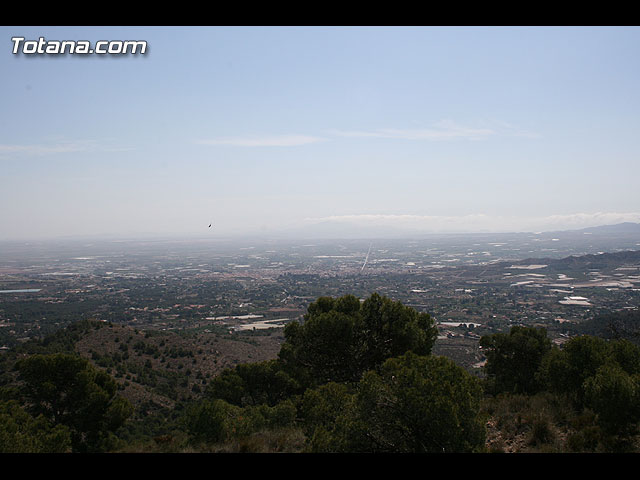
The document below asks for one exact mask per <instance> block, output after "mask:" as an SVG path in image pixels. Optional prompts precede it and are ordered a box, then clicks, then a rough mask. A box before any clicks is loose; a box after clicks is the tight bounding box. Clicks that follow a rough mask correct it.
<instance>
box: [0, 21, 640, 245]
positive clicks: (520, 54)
mask: <svg viewBox="0 0 640 480" xmlns="http://www.w3.org/2000/svg"><path fill="white" fill-rule="evenodd" d="M13 36H21V37H25V38H26V39H27V40H37V39H38V38H39V37H44V38H45V39H46V40H89V41H91V42H92V43H95V42H96V41H98V40H146V41H147V42H148V52H147V54H145V55H125V56H98V55H94V56H91V55H89V56H79V55H65V56H55V55H37V56H28V55H24V54H20V55H14V54H12V49H13V42H12V41H11V37H13ZM0 40H1V42H0V44H1V45H4V47H3V50H4V51H0V72H2V75H1V76H0V106H1V107H0V120H1V124H2V129H1V130H0V205H2V208H1V209H0V239H29V238H43V237H50V236H69V235H93V234H102V233H106V234H111V235H138V234H145V235H147V234H148V235H155V234H162V235H164V234H173V235H184V236H189V235H193V234H202V233H205V234H208V233H211V232H210V231H207V228H206V227H207V226H208V224H209V222H214V224H215V227H216V231H215V234H219V235H227V234H232V233H246V234H252V233H264V232H275V231H279V230H281V229H283V228H293V227H296V226H300V225H307V224H310V223H314V222H317V221H321V220H322V219H333V220H335V221H345V222H347V221H348V222H356V223H357V224H359V225H367V224H369V223H371V222H374V223H376V222H377V223H380V224H384V225H389V228H392V227H393V226H404V227H411V228H420V229H422V230H424V231H427V230H514V229H515V230H523V229H524V230H531V229H533V230H538V229H545V228H553V227H572V226H576V227H581V226H587V225H592V224H601V223H617V222H618V221H640V193H639V191H640V189H639V188H638V178H640V155H639V154H640V135H639V133H640V88H639V87H638V86H639V85H640V29H638V28H631V27H608V28H587V27H509V28H507V27H438V28H436V27H396V28H391V27H326V28H325V27H264V28H259V27H117V28H116V27H113V28H112V27H0Z"/></svg>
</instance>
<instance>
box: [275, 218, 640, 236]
mask: <svg viewBox="0 0 640 480" xmlns="http://www.w3.org/2000/svg"><path fill="white" fill-rule="evenodd" d="M531 233H533V232H525V231H520V232H516V231H514V232H502V233H493V232H464V231H460V232H447V233H444V232H442V233H435V232H433V233H429V232H424V231H419V230H416V229H414V228H407V227H399V226H398V227H397V226H393V227H390V226H384V225H357V224H355V223H349V222H346V221H331V220H327V221H322V222H318V223H314V224H310V225H306V226H301V227H297V228H290V229H287V230H284V231H282V232H281V233H280V234H275V235H274V236H275V237H280V236H282V237H299V238H301V237H303V238H321V239H329V238H344V239H357V238H407V237H411V238H424V237H434V236H435V237H443V236H461V235H468V236H497V235H516V234H517V235H527V234H531ZM538 234H554V235H560V234H566V235H571V234H580V235H584V234H592V235H617V234H625V235H628V234H639V235H640V223H633V222H624V223H618V224H615V225H601V226H596V227H587V228H580V229H566V230H549V231H543V232H538Z"/></svg>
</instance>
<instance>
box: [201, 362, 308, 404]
mask: <svg viewBox="0 0 640 480" xmlns="http://www.w3.org/2000/svg"><path fill="white" fill-rule="evenodd" d="M299 391H300V387H299V385H298V383H297V382H295V380H293V378H291V376H289V374H288V373H287V372H285V371H284V370H283V368H282V364H281V363H280V362H278V361H277V360H268V361H265V362H258V363H246V364H241V365H238V366H237V367H235V368H234V369H228V370H225V371H223V372H222V373H221V374H220V375H218V376H217V377H215V378H214V379H213V380H212V381H211V382H210V383H209V385H207V389H206V392H207V397H209V398H218V399H221V400H225V401H226V402H228V403H231V404H233V405H237V406H245V405H259V404H266V405H271V406H273V405H275V404H277V403H278V402H280V401H282V400H284V399H286V398H289V397H290V396H291V395H293V394H294V393H297V392H299Z"/></svg>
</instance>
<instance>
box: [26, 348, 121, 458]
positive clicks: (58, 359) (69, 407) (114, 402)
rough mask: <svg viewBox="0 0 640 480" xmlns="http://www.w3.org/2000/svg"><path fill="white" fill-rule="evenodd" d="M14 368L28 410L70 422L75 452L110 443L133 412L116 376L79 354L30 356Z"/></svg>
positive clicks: (94, 448)
mask: <svg viewBox="0 0 640 480" xmlns="http://www.w3.org/2000/svg"><path fill="white" fill-rule="evenodd" d="M16 367H17V369H18V371H19V373H20V378H21V380H23V381H24V395H25V397H26V399H27V401H28V404H29V406H30V408H29V409H30V411H31V412H32V413H33V414H34V415H36V416H38V415H42V416H44V417H45V418H46V419H48V420H49V421H51V422H52V423H53V424H56V425H64V426H66V427H68V428H69V430H70V432H71V439H72V445H73V449H74V451H101V450H105V449H108V448H110V446H111V443H110V442H112V440H113V436H112V435H113V432H114V431H115V430H116V429H117V428H118V427H120V426H121V425H122V424H123V423H124V421H125V420H126V419H127V418H128V417H129V416H130V415H131V413H132V407H131V405H130V404H129V402H128V401H126V400H124V399H123V398H121V397H119V396H117V395H116V393H117V385H116V383H115V381H114V380H113V379H112V378H111V377H110V376H109V375H108V374H107V373H105V372H104V371H102V370H99V369H96V368H95V367H93V366H92V365H91V364H90V363H89V362H88V361H87V360H85V359H82V358H80V357H78V356H74V355H68V354H52V355H33V356H31V357H28V358H26V359H23V360H20V361H19V362H18V363H17V364H16Z"/></svg>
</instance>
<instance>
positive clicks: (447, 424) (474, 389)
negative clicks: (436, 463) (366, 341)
mask: <svg viewBox="0 0 640 480" xmlns="http://www.w3.org/2000/svg"><path fill="white" fill-rule="evenodd" d="M328 385H331V384H328ZM304 400H305V403H304V405H305V406H306V409H305V410H303V411H305V412H307V414H306V415H307V417H306V418H307V421H315V422H316V425H317V427H318V428H317V429H316V431H314V433H313V436H312V439H311V442H310V443H311V449H312V450H313V451H329V452H389V453H425V452H431V453H442V452H449V453H450V452H474V451H480V450H481V449H482V448H483V445H484V440H485V426H484V425H485V422H484V418H483V417H482V414H481V408H480V407H481V400H482V387H481V385H480V381H479V380H478V379H477V378H475V377H473V376H471V375H470V374H469V373H467V372H466V371H465V370H464V369H462V368H461V367H459V366H457V365H456V364H455V363H454V362H453V361H451V360H449V359H447V358H445V357H434V356H418V355H415V354H413V353H411V352H408V353H406V354H405V355H403V356H401V357H396V358H390V359H388V360H387V361H386V362H385V363H384V364H383V365H382V366H381V368H380V369H379V371H373V370H371V371H368V372H367V373H366V374H365V375H364V376H363V377H362V379H361V381H360V382H359V383H358V384H357V386H356V391H355V393H354V394H353V395H352V396H349V395H348V393H347V392H346V390H344V389H340V388H336V387H335V386H332V387H331V388H328V387H326V388H324V389H322V390H320V391H319V392H318V393H316V394H313V395H308V394H305V399H304ZM335 406H338V407H340V410H338V411H334V410H333V409H332V408H328V407H335ZM334 415H335V418H333V416H334Z"/></svg>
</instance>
